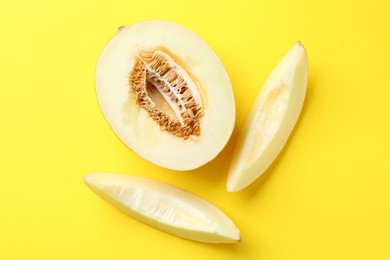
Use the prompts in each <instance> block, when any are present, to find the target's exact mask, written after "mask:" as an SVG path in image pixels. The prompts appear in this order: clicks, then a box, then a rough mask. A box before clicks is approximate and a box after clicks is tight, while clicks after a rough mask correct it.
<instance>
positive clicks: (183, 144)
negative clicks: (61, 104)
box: [95, 20, 235, 171]
mask: <svg viewBox="0 0 390 260" xmlns="http://www.w3.org/2000/svg"><path fill="white" fill-rule="evenodd" d="M155 49H164V50H168V51H169V53H172V54H173V55H174V56H175V57H177V58H178V59H180V62H181V63H182V64H183V65H184V66H183V67H184V68H185V69H186V71H187V72H188V73H189V74H190V75H191V76H192V77H193V78H194V79H195V81H196V83H197V86H198V89H199V92H200V95H201V98H202V103H203V105H204V116H203V117H202V118H201V133H200V135H199V136H193V137H191V138H189V139H187V140H184V139H182V138H178V137H176V136H174V135H172V134H170V133H168V132H166V131H162V130H161V128H160V126H159V125H158V124H157V123H156V122H155V121H154V120H153V119H151V118H150V117H149V115H148V114H147V112H146V111H145V110H144V109H143V108H141V107H140V106H139V105H138V104H137V103H136V98H135V96H134V93H132V92H131V91H130V85H129V74H130V73H131V71H132V70H133V67H134V65H135V63H136V60H137V55H138V53H139V52H140V51H152V50H155ZM95 85H96V93H97V98H98V102H99V105H100V108H101V111H102V112H103V114H104V116H105V118H106V120H107V121H108V123H109V125H110V127H111V128H112V129H113V131H114V132H115V134H116V135H117V136H118V137H119V138H120V140H121V141H122V142H123V143H124V144H125V145H126V146H128V147H129V148H130V149H131V150H132V151H134V152H135V153H136V154H138V155H139V156H140V157H142V158H143V159H145V160H147V161H149V162H151V163H153V164H156V165H158V166H161V167H164V168H167V169H172V170H178V171H187V170H192V169H196V168H198V167H201V166H202V165H204V164H206V163H208V162H209V161H211V160H213V159H214V158H215V157H216V156H217V155H218V154H219V153H220V152H221V150H222V149H223V148H224V147H225V145H226V143H227V142H228V140H229V139H230V136H231V134H232V132H233V128H234V124H235V102H234V95H233V90H232V86H231V83H230V79H229V76H228V74H227V72H226V70H225V68H224V66H223V64H222V62H221V60H220V59H219V57H218V56H217V55H216V54H215V52H214V51H213V50H212V49H211V48H210V46H209V45H208V44H207V43H206V42H205V41H204V40H203V39H201V38H200V37H199V36H198V35H197V34H195V33H194V32H192V31H191V30H189V29H187V28H185V27H183V26H181V25H178V24H176V23H173V22H169V21H162V20H151V21H145V22H140V23H137V24H134V25H132V26H128V27H121V28H120V29H119V30H118V32H117V33H116V34H115V35H114V36H113V37H112V38H111V40H110V41H109V42H108V43H107V45H106V46H105V48H104V49H103V51H102V53H101V55H100V58H99V61H98V63H97V67H96V75H95Z"/></svg>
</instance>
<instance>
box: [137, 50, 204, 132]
mask: <svg viewBox="0 0 390 260" xmlns="http://www.w3.org/2000/svg"><path fill="white" fill-rule="evenodd" d="M130 86H131V91H132V92H133V93H134V94H135V97H136V100H137V104H139V105H140V106H141V107H142V108H143V109H145V110H146V111H147V112H148V115H149V116H150V117H151V118H152V119H153V120H154V121H156V123H158V124H159V125H160V127H161V129H162V130H165V131H168V132H169V133H171V134H173V135H175V136H177V137H180V138H184V139H188V138H190V137H191V136H199V135H200V119H201V117H202V116H203V105H202V100H201V97H200V94H199V90H198V88H197V85H196V84H195V81H194V80H193V79H192V78H191V77H190V75H189V74H188V73H187V72H186V71H185V70H184V69H183V68H182V67H181V66H180V65H179V64H178V62H177V59H175V60H174V59H173V58H171V56H170V55H168V54H167V52H166V51H163V50H154V51H150V52H147V51H144V52H140V53H139V56H138V60H137V61H136V63H135V66H134V69H133V71H132V72H131V74H130ZM151 86H152V87H154V88H155V89H157V90H158V92H159V93H160V94H161V96H162V97H163V100H164V101H165V102H166V103H168V105H169V106H170V108H171V109H169V110H170V111H173V113H174V114H172V112H171V113H169V111H167V110H166V109H163V107H164V106H162V105H161V104H159V103H160V102H161V99H153V98H152V93H151V90H150V89H151Z"/></svg>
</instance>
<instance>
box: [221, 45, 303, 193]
mask: <svg viewBox="0 0 390 260" xmlns="http://www.w3.org/2000/svg"><path fill="white" fill-rule="evenodd" d="M307 75H308V64H307V55H306V51H305V48H304V46H303V45H302V44H301V43H300V42H298V43H297V44H295V45H294V47H292V48H291V49H290V51H289V52H288V53H287V54H286V55H285V57H284V58H283V59H282V60H281V61H280V62H279V64H278V65H277V66H276V68H275V69H274V70H273V71H272V73H271V75H270V76H269V77H268V79H267V81H266V82H265V84H264V86H263V88H262V89H261V91H260V93H259V95H258V96H257V99H256V101H255V103H254V105H253V107H252V109H251V112H250V114H249V116H248V118H247V120H246V123H245V126H244V128H243V130H242V133H241V134H240V137H239V139H238V142H237V145H236V148H235V151H234V154H233V159H232V162H231V165H230V169H229V174H228V180H227V189H228V191H231V192H235V191H239V190H241V189H243V188H245V187H247V186H248V185H249V184H251V183H252V182H254V181H255V180H256V179H257V178H258V177H260V176H261V175H262V174H263V173H264V171H265V170H266V169H267V168H268V167H269V166H270V165H271V163H272V162H273V160H274V159H275V158H276V157H277V155H278V154H279V152H280V151H281V150H282V148H283V146H284V144H285V143H286V141H287V139H288V137H289V136H290V133H291V131H292V130H293V128H294V125H295V123H296V121H297V119H298V117H299V114H300V112H301V109H302V105H303V101H304V99H305V95H306V85H307Z"/></svg>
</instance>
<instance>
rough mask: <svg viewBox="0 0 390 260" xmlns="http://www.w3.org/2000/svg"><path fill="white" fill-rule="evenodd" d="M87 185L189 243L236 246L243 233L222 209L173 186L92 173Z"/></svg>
mask: <svg viewBox="0 0 390 260" xmlns="http://www.w3.org/2000/svg"><path fill="white" fill-rule="evenodd" d="M84 181H85V183H86V184H87V185H88V186H89V187H90V188H91V189H92V190H93V191H94V192H95V193H96V194H97V195H99V196H100V197H101V198H102V199H104V200H106V201H107V202H108V203H110V204H111V205H113V206H115V207H116V208H118V209H119V210H121V211H122V212H124V213H126V214H127V215H129V216H131V217H133V218H135V219H137V220H139V221H141V222H143V223H146V224H148V225H150V226H152V227H155V228H157V229H160V230H162V231H165V232H168V233H170V234H173V235H176V236H179V237H183V238H186V239H191V240H196V241H201V242H207V243H234V242H238V241H240V240H241V238H240V232H239V230H238V229H237V228H236V226H235V225H234V224H233V222H232V221H231V220H230V218H229V217H227V216H226V215H225V213H223V212H222V211H221V210H220V209H219V208H217V207H216V206H214V205H213V204H211V203H210V202H208V201H206V200H204V199H202V198H200V197H198V196H196V195H194V194H192V193H190V192H188V191H185V190H182V189H179V188H176V187H174V186H172V185H169V184H166V183H163V182H160V181H156V180H152V179H147V178H143V177H138V176H129V175H123V174H113V173H92V174H88V175H86V176H85V177H84Z"/></svg>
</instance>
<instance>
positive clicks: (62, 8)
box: [0, 0, 390, 260]
mask: <svg viewBox="0 0 390 260" xmlns="http://www.w3.org/2000/svg"><path fill="white" fill-rule="evenodd" d="M389 13H390V3H389V2H388V1H384V0H381V1H374V2H373V1H371V2H370V1H352V0H350V1H308V0H306V1H304V0H298V1H279V0H278V1H203V0H200V1H190V2H189V1H170V0H168V1H155V0H150V1H117V0H112V1H106V2H103V1H75V0H70V1H48V0H46V1H43V0H36V1H3V2H2V3H0V37H1V38H0V90H1V92H0V111H1V112H0V113H1V114H0V118H1V128H0V172H1V188H0V206H1V209H0V259H7V260H8V259H272V260H275V259H300V260H301V259H390V249H389V245H390V221H389V220H390V188H389V187H390V152H389V147H390V134H389V133H390V79H389V74H390V73H389V69H390V66H389V60H390V48H389V46H390V29H389V28H390V18H389ZM147 19H166V20H171V21H174V22H177V23H179V24H181V25H184V26H186V27H187V28H189V29H191V30H193V31H194V32H196V33H197V34H199V35H200V36H201V37H202V38H203V39H205V40H206V41H207V42H208V43H209V44H210V46H211V47H212V48H213V49H214V50H215V52H216V53H217V54H218V55H219V56H220V58H221V60H222V62H223V63H224V65H225V66H226V69H227V71H228V73H229V76H230V78H231V81H232V85H233V90H234V93H235V98H236V107H237V120H236V128H235V130H234V133H233V136H232V138H231V140H230V141H229V143H228V145H227V146H226V148H225V149H224V150H223V151H222V153H221V154H220V155H219V156H218V157H217V158H216V159H215V160H214V161H212V162H210V163H208V164H207V165H205V166H203V167H201V168H199V169H197V170H193V171H190V172H175V171H171V170H166V169H162V168H159V167H157V166H154V165H152V164H150V163H148V162H146V161H144V160H142V159H141V158H140V157H138V156H137V155H136V154H134V153H133V152H132V151H130V150H129V149H128V148H126V147H125V145H123V143H122V142H121V141H119V139H118V138H117V137H116V136H115V135H114V133H113V132H112V130H111V129H110V127H109V125H108V124H107V122H106V121H105V119H104V117H103V115H102V113H101V111H100V109H99V106H98V102H97V99H96V93H95V88H94V73H95V71H94V70H95V65H96V62H97V59H98V57H99V55H100V52H101V50H102V48H103V46H104V45H105V43H106V42H107V41H108V39H109V38H110V37H111V36H112V35H113V34H114V33H115V31H116V29H117V27H118V26H121V25H128V24H132V23H135V22H138V21H142V20H147ZM297 40H300V41H302V43H303V44H304V45H305V47H306V49H307V53H308V56H309V83H308V92H307V97H306V101H305V104H304V107H303V111H302V114H301V117H300V119H299V121H298V123H297V125H296V127H295V129H294V131H293V133H292V135H291V138H290V139H289V141H288V143H287V145H286V147H285V149H284V150H283V151H282V153H281V154H280V156H279V157H278V159H277V160H276V162H275V163H274V164H273V165H272V167H271V168H270V170H269V171H267V173H266V175H265V178H263V180H260V181H257V182H256V183H254V184H253V185H252V186H250V187H249V188H247V189H245V190H243V191H241V192H238V193H228V192H227V191H226V188H225V185H226V176H227V171H228V166H229V161H230V158H231V154H232V151H233V148H234V144H235V142H236V140H237V137H238V134H239V133H240V131H241V129H242V126H243V123H244V121H245V118H246V116H247V115H248V112H249V110H250V107H251V105H252V103H253V101H254V99H255V97H256V95H257V93H258V91H259V90H260V88H261V86H262V84H263V83H264V81H265V79H266V78H267V76H268V74H269V73H270V72H271V71H272V69H273V68H274V66H275V65H276V64H277V63H278V61H279V60H280V59H281V58H282V57H283V55H284V54H285V53H286V52H287V51H288V50H289V48H290V47H291V46H292V45H293V44H294V43H295V42H296V41H297ZM189 51H191V50H189ZM188 156H191V154H188ZM93 171H106V172H117V173H127V174H134V175H140V176H144V177H149V178H153V179H157V180H161V181H164V182H167V183H170V184H173V185H176V186H179V187H181V188H184V189H186V190H189V191H191V192H193V193H195V194H197V195H199V196H201V197H203V198H206V199H207V200H209V201H211V202H212V203H214V204H215V205H217V206H219V207H220V208H221V209H222V210H224V212H225V213H226V214H227V215H229V217H230V218H231V219H232V220H233V221H234V222H235V224H236V225H237V227H238V228H239V229H240V230H241V235H242V238H243V241H242V242H241V243H237V244H230V245H212V244H203V243H198V242H192V241H189V240H184V239H181V238H177V237H174V236H172V235H169V234H165V233H163V232H161V231H158V230H155V229H153V228H151V227H148V226H146V225H144V224H141V223H139V222H137V221H135V220H133V219H131V218H129V217H127V216H125V215H123V214H122V213H120V212H118V211H117V210H115V209H114V208H113V207H111V206H110V205H108V204H107V203H106V202H104V201H103V200H101V199H100V198H98V197H97V196H96V195H95V194H93V192H91V191H90V190H89V189H88V188H87V187H86V185H85V184H84V183H83V181H82V177H83V176H84V175H85V174H87V173H89V172H93Z"/></svg>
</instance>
